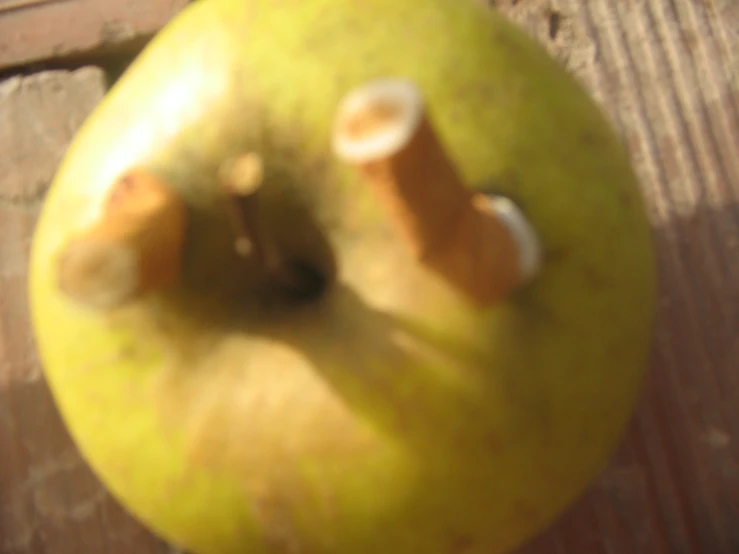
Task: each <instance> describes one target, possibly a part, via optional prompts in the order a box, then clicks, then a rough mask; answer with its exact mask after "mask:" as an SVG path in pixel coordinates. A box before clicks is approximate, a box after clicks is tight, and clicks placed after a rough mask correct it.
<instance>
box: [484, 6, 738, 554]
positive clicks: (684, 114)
mask: <svg viewBox="0 0 739 554" xmlns="http://www.w3.org/2000/svg"><path fill="white" fill-rule="evenodd" d="M498 8H499V9H500V10H502V11H503V12H504V13H506V15H508V16H509V17H511V18H512V19H513V20H515V21H517V22H519V23H520V24H521V25H522V26H523V27H524V28H526V29H527V31H528V32H529V33H530V34H532V35H533V36H535V37H536V38H537V39H538V40H540V41H541V42H542V43H543V44H545V46H546V47H547V48H548V50H549V51H550V52H551V53H552V54H553V55H555V56H556V57H557V58H558V59H560V60H561V61H562V62H563V63H564V64H565V65H566V66H567V67H568V68H569V69H570V70H571V71H572V72H573V73H574V74H575V75H576V76H577V77H578V78H579V79H580V80H581V82H583V83H584V84H585V86H586V87H587V88H588V89H589V90H590V91H591V93H592V94H593V96H594V97H595V98H596V99H597V100H598V101H599V103H600V104H601V106H602V108H603V109H604V111H605V112H606V114H607V115H608V116H609V117H610V119H611V121H612V122H613V123H614V125H615V126H616V127H617V129H618V130H619V132H620V133H621V135H622V137H623V138H624V140H625V141H626V143H627V145H628V147H629V150H630V153H631V155H632V158H633V160H634V164H635V166H636V169H637V171H638V173H639V175H640V177H641V180H642V184H643V190H644V194H645V197H646V198H647V203H648V208H649V211H650V215H651V218H652V221H653V223H654V238H655V241H656V245H657V249H658V261H659V266H660V287H661V302H660V306H659V316H658V323H657V337H656V343H655V348H654V355H653V363H652V371H651V375H650V379H649V383H648V385H647V390H646V392H645V394H644V397H643V399H642V401H641V403H640V406H639V410H638V413H637V414H636V418H635V420H634V422H633V424H632V426H631V428H630V431H629V433H628V435H627V436H626V437H625V440H624V443H623V445H622V448H621V450H620V451H619V453H618V455H617V456H616V457H615V458H614V460H613V461H612V463H611V464H610V466H609V468H608V469H607V470H606V471H605V472H604V473H603V475H601V477H600V478H599V479H598V480H597V482H596V483H594V485H593V487H592V488H591V490H590V491H589V492H588V494H587V495H586V496H585V497H584V498H583V499H581V501H580V502H578V503H577V505H576V506H575V507H573V509H572V510H571V511H570V512H569V513H568V514H567V515H566V516H565V517H564V518H562V520H561V521H559V522H558V523H557V524H556V525H555V526H554V527H553V528H552V529H550V530H548V531H547V532H546V533H544V534H543V535H542V536H541V537H539V538H538V539H537V540H535V541H533V542H532V543H531V544H530V545H529V546H528V547H527V548H524V549H522V550H521V552H520V554H550V553H551V554H555V553H557V554H559V553H562V554H569V553H571V552H588V553H589V554H590V553H591V552H593V553H595V552H607V553H608V554H622V553H624V554H626V553H628V554H660V553H664V554H672V553H680V554H709V553H710V554H735V553H737V552H739V286H737V283H739V204H738V203H737V200H738V199H739V156H738V154H739V33H737V30H738V29H739V3H737V2H734V1H731V0H729V1H723V0H714V1H708V2H707V1H702V0H690V1H687V0H686V1H682V2H678V1H675V0H644V1H641V2H627V1H617V2H614V1H613V0H544V1H542V0H529V1H526V2H524V1H520V2H509V1H507V0H506V1H505V2H504V1H500V2H498ZM552 12H556V13H557V19H558V21H557V32H556V33H553V36H550V30H551V14H552ZM593 533H595V534H596V535H597V537H598V546H595V545H593V543H592V539H593Z"/></svg>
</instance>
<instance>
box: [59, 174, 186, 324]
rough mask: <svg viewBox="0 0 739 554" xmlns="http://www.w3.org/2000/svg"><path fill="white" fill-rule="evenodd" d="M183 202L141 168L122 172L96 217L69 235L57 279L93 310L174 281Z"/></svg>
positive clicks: (108, 307) (69, 293)
mask: <svg viewBox="0 0 739 554" xmlns="http://www.w3.org/2000/svg"><path fill="white" fill-rule="evenodd" d="M186 219H187V214H186V208H185V205H184V202H183V201H182V199H181V198H180V197H179V195H178V194H176V193H175V192H174V191H172V190H171V189H170V188H169V186H167V185H166V184H165V183H164V182H163V181H161V180H159V179H158V178H157V177H155V176H154V175H152V174H151V173H150V172H148V171H146V170H143V169H134V170H131V171H129V172H127V173H126V174H124V175H123V176H121V177H120V178H119V179H118V180H117V181H116V183H115V184H114V186H113V187H112V189H111V190H110V192H109V194H108V196H107V197H106V199H105V202H104V204H103V212H102V215H101V217H100V220H99V221H98V222H97V223H96V224H95V225H93V226H92V227H91V228H90V229H88V230H86V231H85V232H84V233H82V234H80V235H79V236H77V237H74V238H72V240H70V241H69V243H67V244H66V246H65V247H64V248H63V250H62V252H61V254H60V255H59V258H58V265H57V283H58V285H59V288H60V289H61V290H62V291H63V292H64V293H65V294H66V295H67V296H68V297H70V298H71V299H73V300H75V301H77V302H78V303H80V304H82V305H85V306H87V307H90V308H94V309H101V310H111V309H115V308H118V307H121V306H122V305H124V304H127V303H129V302H131V301H133V300H135V299H136V298H139V297H141V296H143V295H145V294H147V293H149V292H152V291H154V290H156V289H160V288H162V287H165V286H167V285H169V284H171V283H172V282H174V281H175V280H176V279H177V277H178V275H179V271H180V261H181V251H182V246H183V242H184V235H185V226H186Z"/></svg>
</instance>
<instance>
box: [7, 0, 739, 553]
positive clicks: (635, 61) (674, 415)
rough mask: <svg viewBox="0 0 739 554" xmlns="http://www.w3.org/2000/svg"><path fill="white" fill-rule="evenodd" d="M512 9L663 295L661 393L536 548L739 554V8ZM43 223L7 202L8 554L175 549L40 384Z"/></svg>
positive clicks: (705, 1)
mask: <svg viewBox="0 0 739 554" xmlns="http://www.w3.org/2000/svg"><path fill="white" fill-rule="evenodd" d="M495 4H496V6H495V7H496V9H499V10H501V11H502V12H503V13H505V14H506V15H507V16H508V17H510V18H511V19H512V20H514V21H516V22H517V23H518V24H520V25H521V26H522V27H524V28H525V29H526V30H527V32H529V33H530V34H531V35H533V36H535V37H536V38H537V39H538V40H540V41H541V42H542V43H543V44H544V45H545V46H546V47H547V49H548V50H549V51H550V52H551V53H552V54H553V55H554V56H556V57H557V58H558V59H560V60H561V61H562V63H563V64H564V65H565V66H566V67H568V68H569V69H570V70H571V71H572V72H573V73H574V74H575V75H576V76H577V77H578V78H579V79H580V80H581V81H582V82H583V84H584V85H585V86H586V87H587V88H588V90H590V91H591V93H592V94H593V96H594V97H595V98H596V100H597V101H598V102H599V103H600V105H601V106H602V107H603V110H604V111H605V113H606V114H607V115H608V117H609V118H610V119H611V121H612V122H613V124H614V125H615V126H616V128H617V129H618V131H619V132H620V134H621V136H622V137H623V139H624V141H625V142H626V144H627V145H628V147H629V150H630V152H631V155H632V158H633V161H634V164H635V167H636V168H637V171H638V173H639V175H640V177H641V180H642V184H643V191H644V195H645V198H646V199H647V203H648V208H649V213H650V217H651V218H652V221H653V224H654V240H655V243H656V246H657V252H658V260H659V266H660V286H661V297H660V304H659V317H658V323H657V332H656V337H655V347H654V353H653V358H652V367H651V373H650V376H649V382H648V384H647V388H646V390H645V393H644V395H643V397H642V399H641V402H640V405H639V408H638V412H637V414H636V417H635V418H634V420H633V422H632V425H631V427H630V429H629V431H628V433H627V435H626V436H625V438H624V441H623V444H622V445H621V448H620V450H619V452H618V453H617V454H616V455H615V456H614V458H613V460H612V462H611V464H610V465H609V467H608V468H607V469H606V470H605V471H604V472H603V474H602V475H601V476H600V478H599V479H597V480H596V482H594V483H593V485H592V487H591V488H590V490H589V491H588V493H587V494H586V495H585V496H584V497H583V498H582V499H581V500H580V501H579V502H578V503H577V504H576V505H575V506H573V508H572V509H571V510H570V511H569V512H568V513H567V514H565V515H564V516H563V517H562V519H561V520H560V521H558V522H557V524H556V525H554V526H553V527H552V528H551V529H549V530H547V531H546V532H545V533H543V534H542V535H541V536H540V537H538V538H537V539H536V540H534V541H532V542H531V543H530V544H529V545H527V546H526V547H525V548H523V549H521V551H520V554H580V553H583V554H737V553H739V201H738V200H739V2H737V1H736V0H617V1H616V0H499V1H498V2H495ZM3 187H4V183H3V181H2V175H0V191H2V190H3ZM0 197H2V195H1V194H0ZM34 218H35V215H34V212H33V208H32V207H30V206H29V205H17V203H16V205H12V206H11V205H10V203H7V202H6V203H5V204H2V205H0V222H2V223H1V224H0V227H2V232H1V233H0V252H5V253H8V252H11V253H12V252H15V253H14V254H12V255H11V254H7V255H5V256H4V257H3V258H2V264H4V265H8V266H10V265H12V266H13V267H14V268H15V269H14V270H13V271H0V348H2V350H0V554H20V553H21V552H23V553H31V554H66V553H79V554H85V553H98V552H105V553H108V554H119V553H120V554H126V553H133V552H135V553H137V554H138V553H141V554H164V553H166V552H168V551H169V550H168V547H167V546H166V545H164V544H162V543H160V542H159V541H157V540H156V539H154V538H153V537H152V536H151V535H149V534H148V533H147V532H146V531H144V530H143V528H141V527H140V526H139V525H138V524H137V523H135V522H134V521H133V520H132V519H131V518H130V517H129V516H128V515H126V513H125V512H124V511H123V510H122V509H121V508H120V507H119V506H118V505H117V504H116V503H115V502H114V501H113V500H111V499H110V497H109V496H108V495H107V494H106V493H105V492H104V490H103V489H102V488H101V487H100V485H99V483H98V482H97V481H96V480H95V478H94V477H93V476H92V474H91V473H90V472H89V469H88V468H87V467H86V466H85V464H84V463H83V462H82V461H81V460H80V458H79V455H78V454H77V452H76V450H75V449H74V447H73V446H72V444H71V442H70V440H69V438H68V435H67V434H66V431H65V430H64V428H63V426H62V425H61V423H60V421H59V419H58V415H57V413H56V409H55V408H54V406H53V403H52V401H51V399H50V397H49V393H48V390H47V389H46V387H45V385H44V383H43V380H41V379H40V378H39V370H38V361H37V358H36V354H35V351H34V350H33V344H32V341H31V339H30V334H29V332H28V315H27V309H26V306H25V273H24V271H25V270H24V267H23V266H24V264H25V260H26V259H27V258H26V256H27V253H26V249H27V245H28V241H29V236H30V233H31V231H32V227H33V224H34V221H35V219H34ZM8 222H11V223H8ZM10 376H12V378H11V377H10Z"/></svg>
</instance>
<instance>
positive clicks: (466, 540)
mask: <svg viewBox="0 0 739 554" xmlns="http://www.w3.org/2000/svg"><path fill="white" fill-rule="evenodd" d="M474 545H475V541H474V540H473V539H472V537H469V536H467V535H459V536H458V537H456V538H455V539H454V540H453V541H452V544H451V546H450V547H449V554H466V553H467V552H469V551H470V550H472V548H473V547H474Z"/></svg>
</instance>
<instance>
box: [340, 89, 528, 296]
mask: <svg viewBox="0 0 739 554" xmlns="http://www.w3.org/2000/svg"><path fill="white" fill-rule="evenodd" d="M333 141H334V150H335V152H336V154H337V155H338V156H339V157H340V158H342V159H343V160H345V161H347V162H348V163H351V164H353V165H354V166H355V167H357V169H358V170H359V171H360V172H361V173H362V174H363V175H364V177H365V178H366V179H367V181H368V182H369V184H370V185H371V186H372V188H373V189H374V191H375V192H376V193H377V195H378V197H379V198H380V200H381V202H382V203H383V204H384V206H385V207H386V209H387V211H388V212H389V214H390V217H391V219H392V221H393V223H394V224H395V226H396V228H397V230H398V231H399V233H400V234H401V236H402V238H403V239H404V241H405V243H406V245H407V246H408V248H409V250H410V251H411V253H412V255H413V256H414V257H415V258H416V260H417V261H418V262H419V263H421V264H423V265H425V266H426V267H427V268H428V269H430V270H431V271H433V272H435V273H436V274H438V275H439V276H440V277H442V278H443V279H444V280H446V281H447V282H448V283H449V284H451V285H452V286H453V287H454V288H456V289H457V290H459V291H461V292H463V293H464V294H466V295H467V296H468V297H469V298H470V299H471V300H472V301H474V302H476V303H477V304H479V305H482V306H489V305H491V304H493V303H495V302H497V301H499V300H500V299H501V298H503V297H504V296H506V295H508V294H509V293H511V292H512V291H513V290H514V289H515V288H517V287H518V286H520V285H521V284H523V282H524V281H526V280H527V279H528V278H530V277H531V276H532V275H531V274H532V273H534V272H535V271H536V268H537V267H538V261H539V260H538V242H537V239H536V237H535V236H534V234H533V232H532V231H531V229H530V227H529V226H528V223H527V222H525V220H524V219H523V217H522V216H520V214H519V213H518V212H517V210H516V209H515V208H514V207H513V204H512V202H509V201H507V200H505V199H502V198H498V199H491V198H490V197H489V196H487V195H483V194H475V193H474V192H473V191H472V190H471V189H470V188H469V187H467V186H466V185H465V183H464V182H463V179H462V176H461V174H460V172H459V171H458V170H457V168H456V167H455V166H454V164H453V163H452V161H451V160H450V158H449V157H448V156H447V153H446V151H445V148H444V145H443V144H442V142H441V141H440V140H439V138H438V137H437V134H436V131H435V129H434V127H433V125H432V123H431V120H430V118H429V117H428V114H427V113H426V110H425V107H424V105H423V100H422V98H421V95H420V93H419V92H418V91H417V89H416V88H415V86H413V85H412V84H410V83H408V82H405V81H400V80H380V81H376V82H372V83H369V84H368V85H365V86H363V87H361V88H359V89H357V90H355V91H354V92H352V93H350V94H349V95H347V97H346V98H345V99H344V100H343V101H342V103H341V105H340V106H339V109H338V113H337V117H336V120H335V124H334V136H333ZM504 202H505V204H504ZM503 206H505V210H503V211H504V212H505V215H503V213H501V209H502V207H503Z"/></svg>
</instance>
